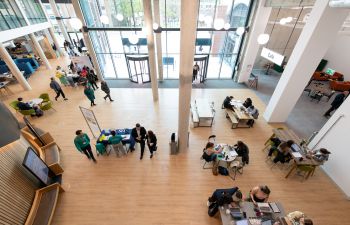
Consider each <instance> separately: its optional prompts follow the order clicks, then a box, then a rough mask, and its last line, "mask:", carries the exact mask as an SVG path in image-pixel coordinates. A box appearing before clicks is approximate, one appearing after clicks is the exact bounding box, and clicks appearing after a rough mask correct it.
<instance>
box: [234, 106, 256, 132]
mask: <svg viewBox="0 0 350 225" xmlns="http://www.w3.org/2000/svg"><path fill="white" fill-rule="evenodd" d="M230 104H231V105H232V106H233V108H234V112H233V113H234V115H235V116H236V118H237V120H238V125H237V127H238V126H239V124H242V125H243V126H239V127H247V128H250V126H249V125H247V122H248V121H249V120H253V119H254V118H253V117H252V116H251V115H250V114H249V113H248V112H246V108H245V107H244V106H243V102H242V101H241V100H231V102H230Z"/></svg>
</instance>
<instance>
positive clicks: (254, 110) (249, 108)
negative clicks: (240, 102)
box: [247, 105, 259, 127]
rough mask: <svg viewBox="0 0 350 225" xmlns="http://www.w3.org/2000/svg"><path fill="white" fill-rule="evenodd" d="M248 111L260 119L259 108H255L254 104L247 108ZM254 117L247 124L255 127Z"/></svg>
mask: <svg viewBox="0 0 350 225" xmlns="http://www.w3.org/2000/svg"><path fill="white" fill-rule="evenodd" d="M247 113H248V114H249V115H250V116H251V117H253V118H254V119H258V117H259V110H258V109H257V108H255V107H254V106H253V105H251V106H249V107H248V108H247ZM254 119H250V120H248V122H247V125H249V126H250V127H253V125H254V123H255V121H254Z"/></svg>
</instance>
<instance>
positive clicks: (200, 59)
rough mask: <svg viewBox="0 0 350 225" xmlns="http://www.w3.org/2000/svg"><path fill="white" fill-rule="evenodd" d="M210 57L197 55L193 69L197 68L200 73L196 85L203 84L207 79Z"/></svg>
mask: <svg viewBox="0 0 350 225" xmlns="http://www.w3.org/2000/svg"><path fill="white" fill-rule="evenodd" d="M208 61H209V55H195V56H194V65H193V68H195V67H197V69H198V72H197V76H196V79H194V81H193V82H194V83H203V82H204V81H205V80H206V79H207V72H208Z"/></svg>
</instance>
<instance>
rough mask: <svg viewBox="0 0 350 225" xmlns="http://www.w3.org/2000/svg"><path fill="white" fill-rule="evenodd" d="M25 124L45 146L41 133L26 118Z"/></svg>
mask: <svg viewBox="0 0 350 225" xmlns="http://www.w3.org/2000/svg"><path fill="white" fill-rule="evenodd" d="M23 120H24V122H25V123H26V125H27V127H28V128H29V130H30V131H31V132H32V133H33V134H34V136H35V137H36V138H37V139H38V140H39V141H40V143H41V144H42V145H43V146H44V145H45V142H44V140H43V139H42V138H41V137H40V135H39V133H38V132H37V131H36V130H35V128H34V127H33V125H32V124H31V123H30V122H29V120H28V119H27V118H26V117H25V116H24V117H23Z"/></svg>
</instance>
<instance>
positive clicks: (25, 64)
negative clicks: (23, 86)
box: [0, 58, 40, 78]
mask: <svg viewBox="0 0 350 225" xmlns="http://www.w3.org/2000/svg"><path fill="white" fill-rule="evenodd" d="M14 62H15V63H16V65H17V67H18V69H19V70H20V71H24V76H25V77H26V78H29V77H30V76H31V75H32V74H33V73H34V72H35V71H36V70H37V69H38V68H39V66H40V65H39V63H38V62H37V61H36V59H34V58H22V59H14ZM8 72H9V68H8V67H7V65H6V63H5V62H4V61H0V74H4V73H8Z"/></svg>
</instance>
